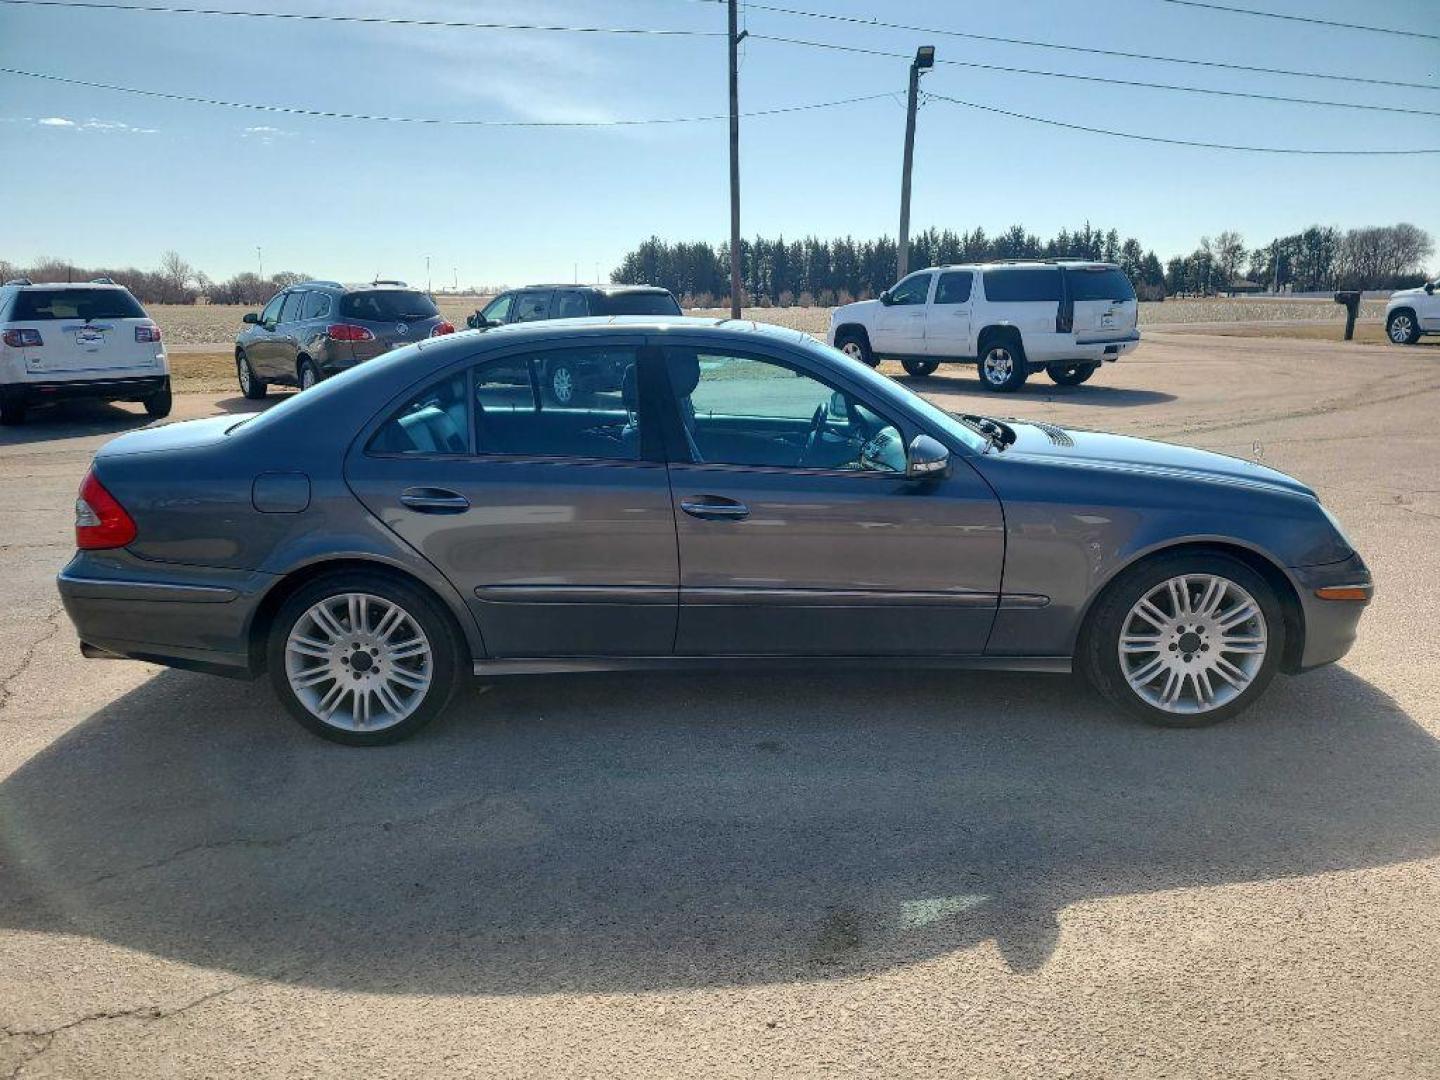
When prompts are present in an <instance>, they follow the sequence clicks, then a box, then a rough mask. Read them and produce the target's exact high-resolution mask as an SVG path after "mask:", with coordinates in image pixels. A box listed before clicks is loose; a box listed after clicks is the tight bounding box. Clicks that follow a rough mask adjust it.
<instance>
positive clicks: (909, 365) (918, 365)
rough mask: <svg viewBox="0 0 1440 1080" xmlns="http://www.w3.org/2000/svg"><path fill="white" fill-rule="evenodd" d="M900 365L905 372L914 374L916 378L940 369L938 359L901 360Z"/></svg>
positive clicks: (932, 373) (921, 377)
mask: <svg viewBox="0 0 1440 1080" xmlns="http://www.w3.org/2000/svg"><path fill="white" fill-rule="evenodd" d="M900 366H901V367H903V368H904V369H905V374H907V375H914V376H915V377H916V378H917V379H923V378H924V377H925V376H926V375H934V374H935V372H936V371H938V370H939V369H940V361H939V360H901V361H900Z"/></svg>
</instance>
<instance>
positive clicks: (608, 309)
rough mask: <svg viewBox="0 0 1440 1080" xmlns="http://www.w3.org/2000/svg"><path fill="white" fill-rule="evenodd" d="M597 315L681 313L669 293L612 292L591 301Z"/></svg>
mask: <svg viewBox="0 0 1440 1080" xmlns="http://www.w3.org/2000/svg"><path fill="white" fill-rule="evenodd" d="M591 304H592V306H593V307H594V309H595V314H597V315H679V314H680V305H679V304H678V303H676V302H675V297H673V296H671V295H670V294H669V293H611V294H609V295H601V296H597V297H595V298H594V300H592V301H591Z"/></svg>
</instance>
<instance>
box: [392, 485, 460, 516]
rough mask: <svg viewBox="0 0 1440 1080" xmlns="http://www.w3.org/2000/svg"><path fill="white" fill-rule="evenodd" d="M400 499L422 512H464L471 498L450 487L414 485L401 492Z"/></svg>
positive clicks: (412, 508) (411, 507)
mask: <svg viewBox="0 0 1440 1080" xmlns="http://www.w3.org/2000/svg"><path fill="white" fill-rule="evenodd" d="M400 501H401V502H402V503H403V504H404V505H406V506H408V507H409V508H410V509H411V510H418V511H420V513H422V514H463V513H464V512H465V511H466V510H469V509H470V500H469V499H467V498H465V496H464V495H461V494H459V493H458V492H455V491H451V490H449V489H448V488H435V487H413V488H406V489H405V490H404V491H402V492H401V493H400Z"/></svg>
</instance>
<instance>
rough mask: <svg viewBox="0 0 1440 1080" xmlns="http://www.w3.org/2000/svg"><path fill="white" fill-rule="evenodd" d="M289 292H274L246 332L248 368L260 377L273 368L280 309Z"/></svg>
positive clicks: (263, 376)
mask: <svg viewBox="0 0 1440 1080" xmlns="http://www.w3.org/2000/svg"><path fill="white" fill-rule="evenodd" d="M289 295H290V294H289V293H285V292H282V293H276V294H275V295H274V296H272V297H271V298H270V302H269V303H268V304H266V305H265V310H264V311H262V312H260V318H259V320H258V321H257V322H256V323H255V325H254V328H253V329H252V330H251V331H250V333H249V334H248V340H247V341H246V342H245V355H246V356H248V357H249V358H250V370H252V371H253V372H255V374H257V375H259V376H260V377H261V378H266V377H267V374H268V372H270V371H272V370H274V366H275V363H276V361H275V352H276V338H277V334H278V332H279V329H280V311H281V309H282V308H284V306H285V300H286V299H287V298H288V297H289Z"/></svg>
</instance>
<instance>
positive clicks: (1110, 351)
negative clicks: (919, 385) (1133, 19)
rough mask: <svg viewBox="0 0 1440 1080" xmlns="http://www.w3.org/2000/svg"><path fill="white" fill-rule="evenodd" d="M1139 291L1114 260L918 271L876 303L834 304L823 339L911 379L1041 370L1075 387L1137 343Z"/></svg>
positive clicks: (1006, 384) (997, 382)
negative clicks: (891, 364) (966, 368)
mask: <svg viewBox="0 0 1440 1080" xmlns="http://www.w3.org/2000/svg"><path fill="white" fill-rule="evenodd" d="M1138 318H1139V308H1138V305H1137V304H1136V301H1135V289H1134V286H1132V285H1131V284H1130V279H1129V278H1127V277H1126V276H1125V274H1124V272H1123V271H1121V269H1120V268H1119V267H1118V266H1115V265H1114V264H1113V263H1098V262H1079V261H1069V260H1060V261H1055V262H1004V263H982V264H976V265H969V266H935V267H930V268H929V269H926V270H917V271H916V272H915V273H913V274H909V275H907V276H906V277H905V278H904V279H903V280H901V281H900V282H898V283H897V284H895V285H893V286H892V287H890V288H889V289H886V290H885V291H884V292H883V293H881V294H880V299H878V300H862V301H860V302H859V303H855V304H846V305H845V306H843V307H839V308H836V309H835V311H834V312H833V313H832V314H831V316H830V330H829V333H828V334H827V336H826V341H827V342H828V343H829V344H831V345H833V346H835V347H836V348H837V349H840V350H842V351H844V352H845V353H847V354H849V355H850V356H852V357H854V358H855V359H857V360H862V361H864V362H865V363H867V364H869V365H871V366H872V367H873V366H875V365H876V364H878V363H879V362H880V361H881V360H898V361H900V363H901V364H902V365H903V366H904V368H905V370H906V371H907V372H909V373H910V374H911V375H929V374H931V373H932V372H934V371H935V370H936V368H938V367H939V366H940V365H941V364H948V363H967V364H975V365H976V366H977V368H978V370H979V373H980V382H981V385H983V386H984V387H985V388H986V389H987V390H997V391H1012V390H1018V389H1020V387H1021V386H1023V385H1024V384H1025V380H1026V379H1027V378H1029V376H1030V374H1031V373H1032V372H1036V371H1040V370H1041V369H1042V368H1043V369H1044V370H1045V371H1046V372H1048V373H1049V375H1050V377H1051V378H1052V379H1054V380H1055V382H1057V383H1059V384H1060V385H1062V386H1075V385H1078V384H1080V383H1083V382H1084V381H1085V380H1086V379H1088V378H1090V376H1091V375H1093V374H1094V373H1095V371H1096V369H1097V368H1099V366H1100V365H1101V363H1103V362H1108V361H1113V360H1118V359H1119V358H1120V357H1121V356H1123V355H1125V354H1126V353H1128V352H1129V351H1130V350H1131V349H1133V348H1135V346H1136V345H1138V344H1140V331H1139V329H1138V327H1137V321H1138Z"/></svg>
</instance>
